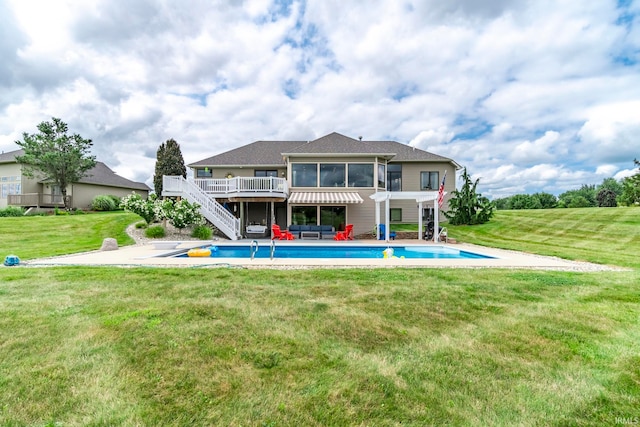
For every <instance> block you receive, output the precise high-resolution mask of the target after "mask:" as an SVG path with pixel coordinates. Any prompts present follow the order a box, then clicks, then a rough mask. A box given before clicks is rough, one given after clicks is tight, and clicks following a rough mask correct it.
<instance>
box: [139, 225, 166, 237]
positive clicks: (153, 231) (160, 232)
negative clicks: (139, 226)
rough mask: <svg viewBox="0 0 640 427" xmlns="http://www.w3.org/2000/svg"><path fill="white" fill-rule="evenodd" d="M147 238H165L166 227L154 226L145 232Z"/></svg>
mask: <svg viewBox="0 0 640 427" xmlns="http://www.w3.org/2000/svg"><path fill="white" fill-rule="evenodd" d="M144 234H145V236H147V237H149V238H151V239H153V238H157V237H164V236H165V234H166V233H165V230H164V227H163V226H161V225H152V226H151V227H149V228H147V229H146V230H145V231H144Z"/></svg>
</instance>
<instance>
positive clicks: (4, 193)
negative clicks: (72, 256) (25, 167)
mask: <svg viewBox="0 0 640 427" xmlns="http://www.w3.org/2000/svg"><path fill="white" fill-rule="evenodd" d="M23 154H24V150H16V151H11V152H8V153H2V154H0V209H2V208H6V207H7V206H23V207H35V208H53V207H63V206H64V203H63V200H62V193H61V191H60V188H58V187H57V186H55V185H53V183H52V182H50V181H48V180H47V179H44V178H41V179H37V178H29V177H27V176H24V175H23V174H22V165H20V164H19V163H18V162H17V161H16V157H17V156H22V155H23ZM150 190H151V189H150V188H149V186H147V185H146V184H145V183H143V182H134V181H130V180H128V179H126V178H123V177H121V176H119V175H116V173H115V172H113V171H112V170H111V169H109V167H108V166H107V165H105V164H104V163H102V162H97V163H96V165H95V166H94V167H93V169H90V170H88V171H87V172H86V173H85V176H84V177H83V178H82V179H81V180H80V181H78V182H75V183H73V184H69V186H68V187H67V196H68V197H69V198H70V202H71V203H70V206H71V207H72V208H76V209H90V208H91V203H92V201H93V198H94V197H95V196H97V195H101V194H104V195H113V196H118V197H123V196H126V195H127V194H130V193H131V192H132V191H135V192H136V193H138V194H140V195H141V196H142V197H144V198H146V197H147V196H148V195H149V191H150Z"/></svg>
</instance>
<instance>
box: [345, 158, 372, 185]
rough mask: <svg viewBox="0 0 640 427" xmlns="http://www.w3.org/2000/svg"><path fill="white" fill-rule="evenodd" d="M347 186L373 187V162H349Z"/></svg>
mask: <svg viewBox="0 0 640 427" xmlns="http://www.w3.org/2000/svg"><path fill="white" fill-rule="evenodd" d="M349 187H369V188H371V187H373V164H371V163H350V164H349Z"/></svg>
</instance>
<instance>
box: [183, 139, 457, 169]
mask: <svg viewBox="0 0 640 427" xmlns="http://www.w3.org/2000/svg"><path fill="white" fill-rule="evenodd" d="M333 154H339V155H342V156H347V155H348V156H357V155H360V156H362V155H366V156H374V155H375V156H379V157H385V158H387V159H390V161H391V162H450V163H453V165H454V166H455V167H456V168H457V169H459V168H460V165H458V163H456V162H455V161H454V160H452V159H449V158H447V157H443V156H439V155H437V154H433V153H429V152H428V151H424V150H420V149H419V148H415V147H411V146H409V145H406V144H401V143H399V142H396V141H360V140H357V139H353V138H349V137H347V136H344V135H341V134H339V133H336V132H333V133H330V134H328V135H325V136H323V137H321V138H318V139H315V140H313V141H256V142H253V143H251V144H248V145H244V146H242V147H238V148H235V149H233V150H230V151H227V152H224V153H222V154H218V155H216V156H212V157H209V158H206V159H203V160H200V161H197V162H195V163H191V164H189V165H188V166H189V167H198V166H212V167H215V166H227V167H228V166H267V165H268V166H285V164H286V163H285V158H286V157H287V156H300V157H305V156H309V157H311V156H319V155H333Z"/></svg>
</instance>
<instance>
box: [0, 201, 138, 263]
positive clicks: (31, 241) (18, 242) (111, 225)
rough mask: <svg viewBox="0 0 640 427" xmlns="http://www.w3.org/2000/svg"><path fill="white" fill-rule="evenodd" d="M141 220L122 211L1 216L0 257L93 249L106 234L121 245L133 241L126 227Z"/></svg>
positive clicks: (63, 253) (49, 254)
mask: <svg viewBox="0 0 640 427" xmlns="http://www.w3.org/2000/svg"><path fill="white" fill-rule="evenodd" d="M139 220H140V217H139V216H138V215H134V214H131V213H123V212H105V213H92V214H85V215H60V216H54V215H50V216H28V217H8V218H0V257H2V260H4V258H5V257H6V256H7V255H10V254H13V255H17V256H18V257H19V258H20V259H21V260H28V259H33V258H43V257H49V256H57V255H65V254H70V253H77V252H86V251H92V250H96V249H99V248H100V246H101V245H102V241H103V240H104V238H106V237H112V238H114V239H116V240H117V241H118V244H119V245H128V244H132V243H133V239H131V237H129V236H128V235H127V233H126V232H125V230H126V228H127V226H128V225H129V224H132V223H134V222H136V221H139Z"/></svg>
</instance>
